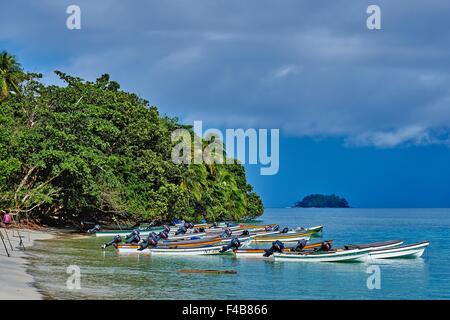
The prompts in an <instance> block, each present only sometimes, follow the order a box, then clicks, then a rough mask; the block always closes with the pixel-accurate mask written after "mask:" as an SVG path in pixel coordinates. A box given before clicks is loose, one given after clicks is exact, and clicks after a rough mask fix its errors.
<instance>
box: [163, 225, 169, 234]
mask: <svg viewBox="0 0 450 320" xmlns="http://www.w3.org/2000/svg"><path fill="white" fill-rule="evenodd" d="M163 228H164V231H165V232H167V233H169V232H170V227H168V226H166V225H163Z"/></svg>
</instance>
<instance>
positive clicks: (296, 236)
mask: <svg viewBox="0 0 450 320" xmlns="http://www.w3.org/2000/svg"><path fill="white" fill-rule="evenodd" d="M310 237H311V233H309V232H299V233H287V234H284V233H279V234H275V235H270V236H267V235H257V236H255V237H254V238H253V242H255V243H269V242H274V241H277V240H280V241H283V242H297V241H299V240H309V239H310Z"/></svg>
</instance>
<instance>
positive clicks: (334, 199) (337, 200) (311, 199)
mask: <svg viewBox="0 0 450 320" xmlns="http://www.w3.org/2000/svg"><path fill="white" fill-rule="evenodd" d="M294 207H296V208H348V207H349V205H348V202H347V200H346V199H344V198H341V197H339V196H337V195H335V194H331V195H323V194H311V195H308V196H306V197H304V198H303V199H302V200H301V201H298V202H296V203H295V204H294Z"/></svg>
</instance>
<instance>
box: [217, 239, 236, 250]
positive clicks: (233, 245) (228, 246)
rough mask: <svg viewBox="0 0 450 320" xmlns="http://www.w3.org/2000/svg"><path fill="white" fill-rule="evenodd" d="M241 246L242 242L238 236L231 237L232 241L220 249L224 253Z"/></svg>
mask: <svg viewBox="0 0 450 320" xmlns="http://www.w3.org/2000/svg"><path fill="white" fill-rule="evenodd" d="M240 246H241V242H240V241H239V239H238V238H233V239H231V241H230V243H229V244H227V245H226V246H223V247H222V249H220V251H219V252H220V253H224V252H227V251H228V250H230V249H233V250H234V249H237V248H239V247H240Z"/></svg>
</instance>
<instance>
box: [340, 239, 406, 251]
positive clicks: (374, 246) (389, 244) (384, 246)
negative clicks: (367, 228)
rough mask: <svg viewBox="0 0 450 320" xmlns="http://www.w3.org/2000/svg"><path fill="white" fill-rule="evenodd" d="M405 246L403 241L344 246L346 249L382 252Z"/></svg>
mask: <svg viewBox="0 0 450 320" xmlns="http://www.w3.org/2000/svg"><path fill="white" fill-rule="evenodd" d="M402 244H403V240H388V241H379V242H371V243H365V244H348V245H346V246H344V249H346V250H349V249H370V250H371V251H374V250H380V249H388V248H393V247H398V246H400V245H402Z"/></svg>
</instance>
